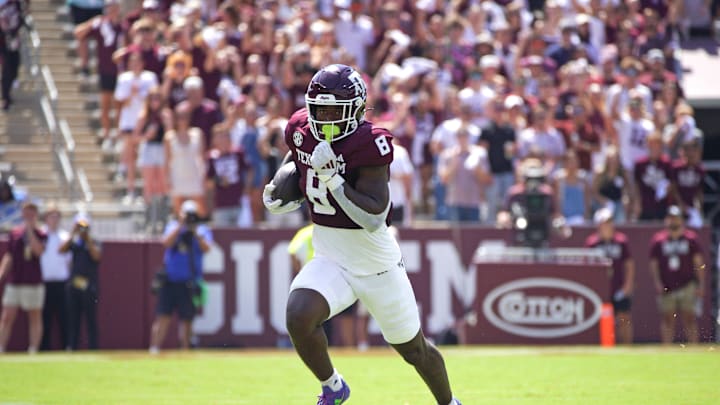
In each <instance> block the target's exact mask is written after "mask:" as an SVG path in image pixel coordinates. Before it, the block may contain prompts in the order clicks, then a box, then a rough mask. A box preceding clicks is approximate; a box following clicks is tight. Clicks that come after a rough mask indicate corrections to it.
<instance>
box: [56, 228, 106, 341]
mask: <svg viewBox="0 0 720 405" xmlns="http://www.w3.org/2000/svg"><path fill="white" fill-rule="evenodd" d="M66 252H70V253H71V255H72V264H71V266H70V281H69V282H68V284H67V287H66V291H67V308H68V320H69V322H68V326H69V331H70V332H69V335H68V347H67V348H68V349H71V350H77V349H78V341H79V339H80V322H81V319H82V316H83V315H84V316H85V324H86V327H87V337H88V348H89V349H91V350H95V349H97V348H98V326H97V302H98V274H97V272H98V265H99V264H100V253H101V250H100V242H98V241H97V240H95V239H93V238H92V237H91V236H90V219H89V218H88V217H87V216H85V215H83V214H78V215H76V216H75V226H74V227H73V230H72V235H71V236H70V238H69V239H68V240H67V241H66V242H65V243H63V244H62V245H61V246H60V253H66Z"/></svg>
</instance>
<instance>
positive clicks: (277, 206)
mask: <svg viewBox="0 0 720 405" xmlns="http://www.w3.org/2000/svg"><path fill="white" fill-rule="evenodd" d="M274 190H275V185H274V184H273V183H272V182H270V183H268V184H266V185H265V188H264V189H263V204H265V208H267V209H268V211H270V213H272V214H285V213H288V212H290V211H295V210H296V209H298V208H300V201H288V202H287V203H285V204H283V200H281V199H279V198H278V199H273V197H272V193H273V191H274Z"/></svg>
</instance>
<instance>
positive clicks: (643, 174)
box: [635, 156, 672, 218]
mask: <svg viewBox="0 0 720 405" xmlns="http://www.w3.org/2000/svg"><path fill="white" fill-rule="evenodd" d="M671 172H672V165H671V164H670V161H669V160H668V159H667V157H665V156H663V157H662V158H660V159H658V160H656V161H650V159H649V158H647V157H645V158H642V159H640V160H638V161H637V162H636V163H635V184H637V187H638V190H639V192H640V204H641V207H642V212H643V214H652V213H657V215H653V216H654V217H658V218H662V216H664V213H665V208H666V206H667V203H668V195H669V192H670V190H669V189H668V194H667V195H666V196H665V198H663V199H661V200H659V201H658V200H657V199H656V197H655V189H656V188H657V186H658V184H660V183H661V182H662V181H670V178H671V175H672V173H671Z"/></svg>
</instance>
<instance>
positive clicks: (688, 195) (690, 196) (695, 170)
mask: <svg viewBox="0 0 720 405" xmlns="http://www.w3.org/2000/svg"><path fill="white" fill-rule="evenodd" d="M704 177H705V169H704V168H703V167H702V164H697V165H690V164H688V162H686V161H684V160H677V161H675V163H674V164H673V168H672V181H673V183H674V184H675V187H677V191H678V194H680V198H681V199H682V202H683V203H684V204H685V205H687V206H689V207H692V206H693V205H694V201H693V200H694V199H695V197H697V195H698V193H699V192H700V191H701V190H702V187H703V178H704Z"/></svg>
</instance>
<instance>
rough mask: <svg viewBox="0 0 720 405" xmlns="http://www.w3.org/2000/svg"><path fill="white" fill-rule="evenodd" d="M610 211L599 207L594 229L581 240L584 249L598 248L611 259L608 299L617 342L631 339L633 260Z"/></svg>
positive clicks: (624, 237)
mask: <svg viewBox="0 0 720 405" xmlns="http://www.w3.org/2000/svg"><path fill="white" fill-rule="evenodd" d="M614 215H615V214H614V213H613V211H612V210H611V209H609V208H601V209H599V210H597V212H595V217H594V220H595V224H597V232H595V233H593V234H592V235H590V236H589V237H588V238H587V239H586V240H585V246H586V247H588V248H595V249H600V250H601V251H602V253H603V254H604V255H605V256H606V257H607V258H609V259H610V260H612V276H611V277H610V294H611V296H610V300H611V301H612V303H613V309H614V311H615V328H616V331H617V337H618V342H620V343H623V344H630V343H632V342H633V326H632V314H631V311H630V309H631V306H632V295H633V289H634V286H635V262H634V261H633V259H632V255H631V254H630V245H629V243H628V238H627V236H625V234H624V233H622V232H620V231H617V230H616V229H615V223H614V221H613V217H614Z"/></svg>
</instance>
